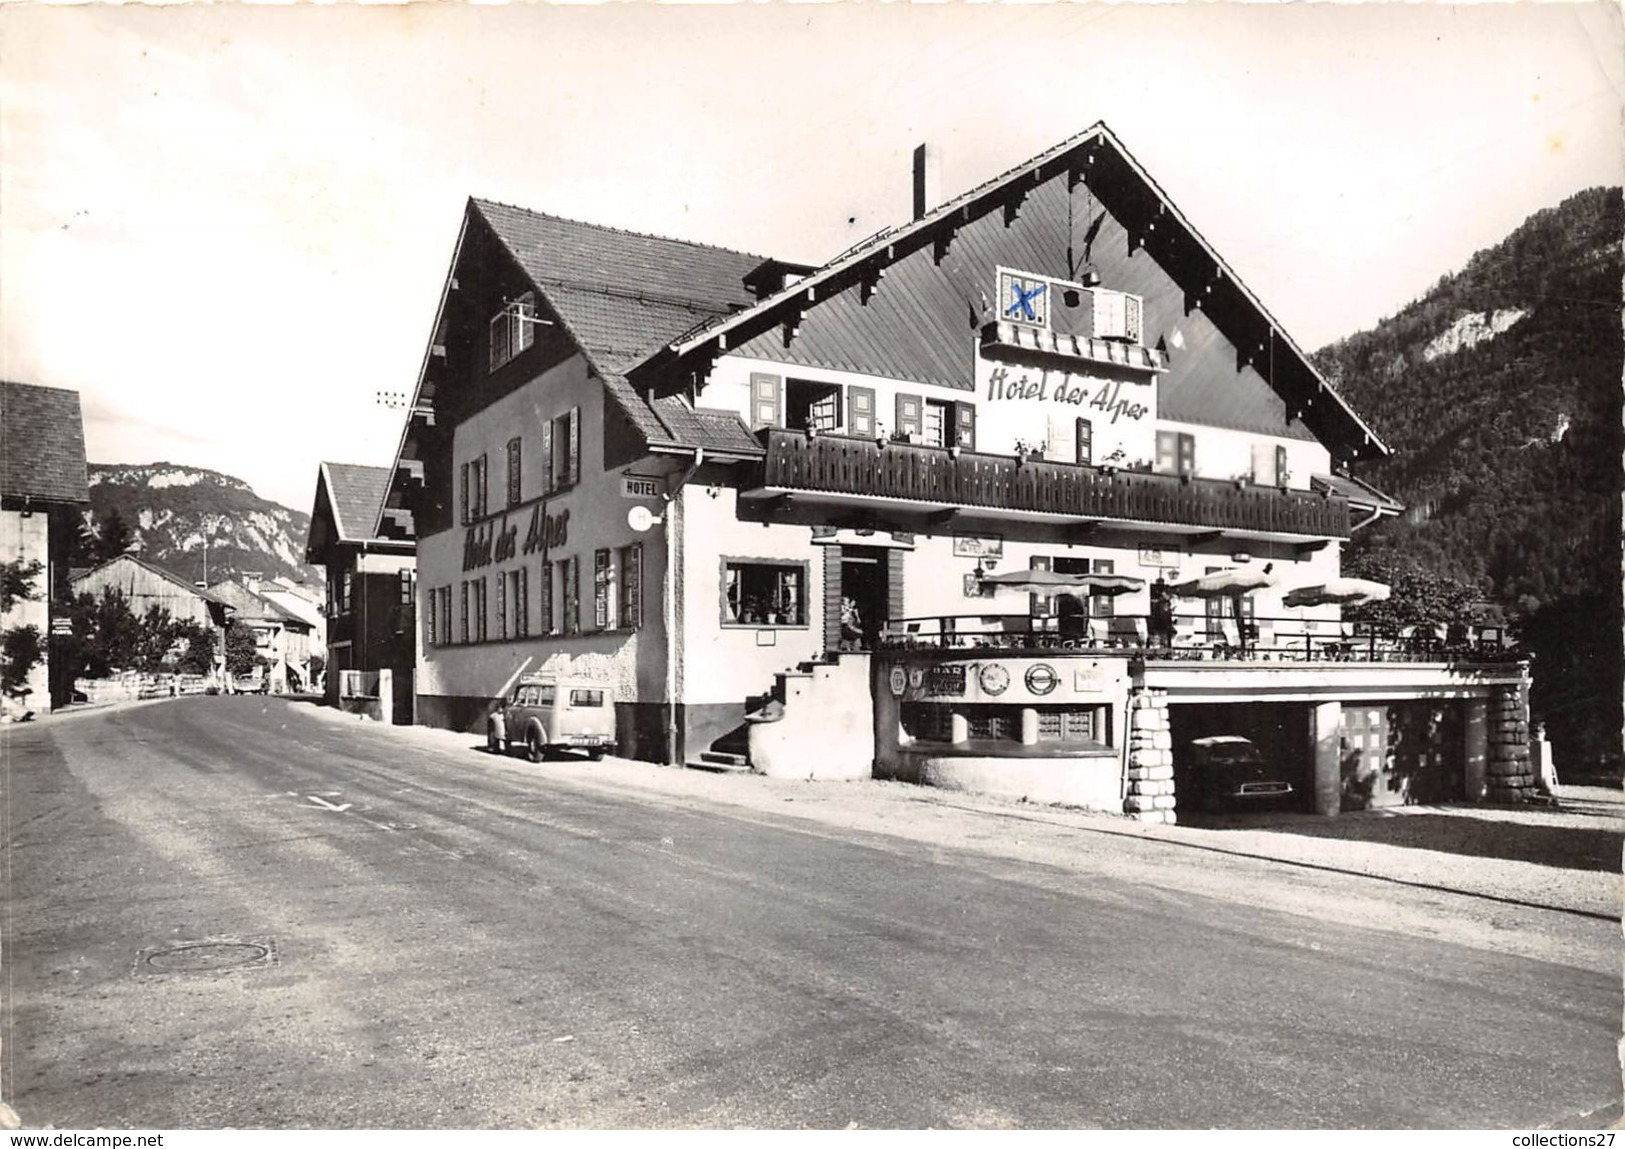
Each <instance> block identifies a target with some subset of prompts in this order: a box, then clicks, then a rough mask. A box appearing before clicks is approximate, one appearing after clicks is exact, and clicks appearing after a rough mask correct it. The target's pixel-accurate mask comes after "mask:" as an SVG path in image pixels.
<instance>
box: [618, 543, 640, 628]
mask: <svg viewBox="0 0 1625 1149" xmlns="http://www.w3.org/2000/svg"><path fill="white" fill-rule="evenodd" d="M617 555H618V557H619V559H620V568H621V569H620V580H619V581H620V587H621V612H620V617H619V618H618V619H616V624H617V625H618V626H619V627H620V628H621V629H622V630H636V629H637V628H638V627H640V626H642V625H643V544H642V543H633V544H632V545H631V546H629V547H622V548H621V549H620V550H619V551H618V552H617Z"/></svg>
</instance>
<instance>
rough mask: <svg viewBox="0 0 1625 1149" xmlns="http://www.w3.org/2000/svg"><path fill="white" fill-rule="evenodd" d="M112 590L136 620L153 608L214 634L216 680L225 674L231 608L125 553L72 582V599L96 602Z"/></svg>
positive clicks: (151, 563) (225, 603)
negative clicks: (119, 596) (85, 596)
mask: <svg viewBox="0 0 1625 1149" xmlns="http://www.w3.org/2000/svg"><path fill="white" fill-rule="evenodd" d="M108 590H113V591H117V592H118V593H119V594H121V595H123V596H124V601H125V602H127V603H128V604H129V606H130V610H131V611H132V612H134V613H135V615H136V617H138V618H140V617H144V616H145V615H146V613H147V611H149V610H151V609H152V608H153V607H161V608H162V609H164V610H167V611H168V612H169V617H170V618H172V619H174V620H175V621H177V622H194V623H196V624H197V625H198V626H201V627H203V628H204V629H206V630H210V631H213V632H214V666H213V668H212V673H213V674H214V675H215V676H216V677H221V676H223V675H224V674H225V669H226V628H227V627H228V626H229V625H230V624H231V622H232V614H233V608H232V606H231V604H230V603H228V602H226V601H225V600H224V599H222V598H221V597H220V596H218V595H216V594H215V593H214V592H213V591H210V590H207V589H205V588H203V587H201V586H198V585H197V584H196V583H192V582H188V581H187V580H186V579H185V578H183V577H182V576H180V575H178V574H176V573H175V572H174V571H172V570H168V569H166V568H164V567H161V566H159V565H158V564H157V563H154V562H149V561H147V560H146V559H143V558H139V557H137V556H136V555H133V554H130V553H129V552H125V553H124V554H122V555H119V556H117V557H116V558H111V559H108V560H107V561H106V562H104V563H101V564H100V565H98V566H93V567H91V568H90V569H89V570H87V571H85V572H84V573H83V574H80V575H77V576H76V577H75V578H74V580H73V593H74V595H75V596H78V595H81V594H88V595H90V596H91V597H92V598H96V599H99V598H101V597H102V594H103V592H105V591H108Z"/></svg>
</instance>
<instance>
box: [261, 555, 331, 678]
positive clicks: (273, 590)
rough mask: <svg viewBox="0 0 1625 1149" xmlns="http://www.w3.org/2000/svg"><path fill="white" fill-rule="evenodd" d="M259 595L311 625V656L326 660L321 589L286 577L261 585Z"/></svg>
mask: <svg viewBox="0 0 1625 1149" xmlns="http://www.w3.org/2000/svg"><path fill="white" fill-rule="evenodd" d="M259 592H260V594H262V595H264V596H265V597H266V598H268V599H270V600H271V601H272V602H274V603H276V604H277V605H278V606H280V607H281V608H282V609H283V610H286V611H288V612H289V613H290V614H293V615H295V616H296V617H298V618H302V619H304V620H305V621H306V622H308V623H309V624H310V653H311V656H312V657H319V658H321V659H322V660H323V661H326V659H327V596H326V595H325V594H323V592H322V588H321V587H317V586H307V585H306V584H304V583H300V582H295V581H294V580H292V579H290V578H288V577H287V576H286V575H281V576H278V577H277V578H274V579H272V580H270V581H269V582H262V583H260V591H259Z"/></svg>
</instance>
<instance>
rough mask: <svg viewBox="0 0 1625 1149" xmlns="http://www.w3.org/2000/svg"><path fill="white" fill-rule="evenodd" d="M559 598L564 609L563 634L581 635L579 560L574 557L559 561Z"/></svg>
mask: <svg viewBox="0 0 1625 1149" xmlns="http://www.w3.org/2000/svg"><path fill="white" fill-rule="evenodd" d="M559 597H560V599H561V600H562V603H561V605H562V606H563V607H564V620H563V622H564V633H565V634H579V633H581V560H580V559H579V558H578V557H577V556H575V555H571V556H570V557H569V558H567V559H561V560H560V561H559Z"/></svg>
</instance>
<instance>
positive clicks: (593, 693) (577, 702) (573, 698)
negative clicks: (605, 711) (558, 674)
mask: <svg viewBox="0 0 1625 1149" xmlns="http://www.w3.org/2000/svg"><path fill="white" fill-rule="evenodd" d="M570 705H571V706H585V707H588V708H596V707H602V706H603V705H604V692H603V691H602V690H579V689H578V690H572V691H570Z"/></svg>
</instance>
